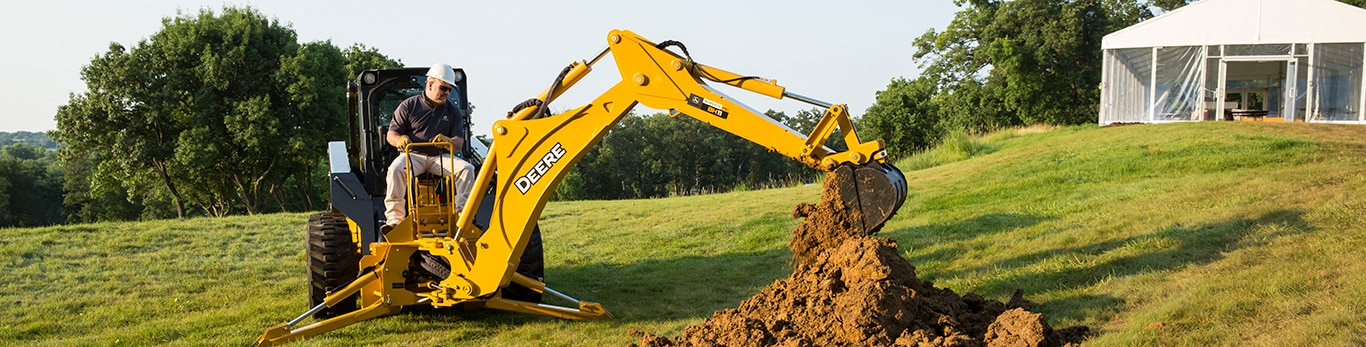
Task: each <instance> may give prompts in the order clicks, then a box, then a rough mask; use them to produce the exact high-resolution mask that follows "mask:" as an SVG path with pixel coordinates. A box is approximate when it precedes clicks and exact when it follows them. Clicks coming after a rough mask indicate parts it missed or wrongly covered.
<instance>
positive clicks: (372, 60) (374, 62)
mask: <svg viewBox="0 0 1366 347" xmlns="http://www.w3.org/2000/svg"><path fill="white" fill-rule="evenodd" d="M342 55H343V56H345V57H346V71H347V75H346V76H347V78H356V76H359V75H360V72H361V71H365V70H370V69H392V68H399V67H403V62H402V61H400V60H397V59H391V58H389V57H388V56H385V55H384V54H381V53H380V52H379V50H378V49H376V48H374V47H368V46H366V45H365V44H363V43H356V44H352V45H351V47H347V48H346V50H344V51H342Z"/></svg>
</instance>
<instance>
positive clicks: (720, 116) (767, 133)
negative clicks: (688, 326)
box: [442, 30, 906, 300]
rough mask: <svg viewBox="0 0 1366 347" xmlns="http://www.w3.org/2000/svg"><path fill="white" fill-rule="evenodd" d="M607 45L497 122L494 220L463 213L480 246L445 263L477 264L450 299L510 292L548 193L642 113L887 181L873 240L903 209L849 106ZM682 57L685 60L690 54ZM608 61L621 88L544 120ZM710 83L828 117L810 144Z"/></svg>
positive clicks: (660, 52) (647, 48)
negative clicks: (836, 145) (587, 153)
mask: <svg viewBox="0 0 1366 347" xmlns="http://www.w3.org/2000/svg"><path fill="white" fill-rule="evenodd" d="M607 42H608V47H607V49H606V50H604V51H603V52H602V53H600V54H599V55H598V56H597V57H595V58H593V59H592V61H590V62H575V63H574V64H572V65H571V66H570V67H569V68H567V69H566V71H565V72H564V73H563V74H562V75H561V78H558V79H557V80H556V82H555V83H554V84H552V85H551V87H549V88H547V89H546V90H545V91H543V92H542V93H541V95H540V96H538V97H537V99H535V100H529V101H535V102H530V103H524V105H528V104H529V105H531V106H530V107H526V108H522V109H520V110H515V111H514V113H512V114H510V115H509V117H508V119H505V120H499V121H497V122H494V124H493V138H494V143H493V146H492V147H491V148H490V150H489V155H488V158H487V159H486V160H485V162H484V165H483V167H482V169H481V170H480V176H479V177H478V179H477V180H476V181H475V182H477V183H476V185H475V187H474V191H475V192H483V191H486V190H487V189H489V188H490V184H494V185H496V186H494V187H492V188H494V189H495V191H496V193H495V194H494V195H492V196H491V198H492V199H494V200H495V201H493V213H492V215H491V216H490V219H489V225H488V230H479V229H478V227H476V226H475V225H474V224H473V215H474V209H475V208H476V207H477V206H479V205H480V204H481V202H482V201H481V200H482V199H484V194H471V195H470V196H471V200H470V201H469V202H467V203H466V204H465V209H464V211H461V217H460V221H459V224H458V225H459V226H460V238H461V239H462V240H474V241H473V242H464V243H465V244H468V246H466V247H468V249H467V250H464V249H462V250H460V251H456V250H453V249H452V250H450V251H449V252H442V253H444V254H449V255H450V256H451V257H452V258H453V260H457V259H461V258H462V257H460V256H459V254H461V253H462V252H464V253H466V254H474V256H473V257H472V259H469V258H466V259H464V261H463V262H458V261H452V263H451V268H452V269H451V270H452V276H450V277H448V278H447V279H446V280H444V281H443V282H442V287H443V288H446V289H447V290H450V291H451V292H450V293H449V295H451V298H453V299H457V300H458V299H461V298H476V297H480V296H484V295H489V294H492V293H493V292H494V291H496V290H497V289H498V288H501V287H503V286H506V285H507V284H508V282H509V281H510V279H511V278H512V274H513V271H514V270H515V268H516V263H515V262H516V260H517V259H519V258H520V257H521V253H522V250H523V249H525V247H526V244H527V241H528V235H529V234H530V233H531V230H532V228H533V226H534V225H535V221H537V220H538V219H539V218H540V214H541V211H542V210H543V209H544V207H545V204H546V202H547V201H548V200H549V198H550V195H551V194H550V192H552V191H553V189H554V188H555V186H557V185H558V184H559V183H560V182H561V181H562V180H563V179H564V176H565V174H566V173H568V171H569V168H570V166H571V165H573V164H574V163H575V162H577V161H578V160H579V159H580V158H581V157H582V156H583V153H584V150H585V149H586V148H588V147H589V146H592V145H594V144H596V143H597V142H598V141H599V140H601V139H602V137H603V135H605V134H606V133H607V131H608V130H609V129H611V128H612V127H613V126H614V125H615V124H616V123H617V122H618V121H619V120H620V119H621V117H623V116H624V115H626V114H628V113H629V112H630V110H631V109H632V108H633V107H635V106H636V105H637V104H643V105H645V106H648V107H651V108H655V109H664V110H669V111H670V115H671V116H677V115H679V114H686V115H688V116H690V117H693V118H696V119H699V120H701V121H703V122H705V123H707V124H711V125H713V126H716V127H717V128H720V129H722V130H725V131H727V132H730V133H732V134H736V135H738V136H740V137H743V138H745V139H747V140H750V141H753V142H755V143H758V144H760V145H763V146H765V147H767V148H769V149H771V150H773V151H776V152H778V153H780V154H782V155H785V156H788V157H791V158H793V159H796V160H798V161H801V162H803V163H806V164H807V165H809V166H812V167H814V168H818V169H822V170H826V171H832V172H836V171H837V170H838V169H840V168H841V167H843V168H854V169H852V170H855V171H854V172H856V173H857V172H864V171H866V172H867V173H868V175H866V177H865V176H858V178H859V179H860V180H864V178H869V179H871V180H873V181H881V182H883V183H884V184H883V185H881V186H878V187H877V188H886V189H882V190H886V191H890V193H886V194H889V195H888V196H887V197H880V198H881V200H886V201H879V202H877V203H876V204H872V205H870V204H869V203H866V202H865V203H863V206H864V208H865V209H866V208H867V206H875V207H878V208H882V209H884V210H888V211H885V213H882V214H881V215H879V216H878V217H877V219H880V220H877V221H875V223H874V224H876V225H869V226H868V227H867V228H868V229H869V230H875V229H876V228H877V227H880V226H881V225H882V224H881V222H883V221H885V219H886V218H890V215H891V213H894V212H895V209H897V208H899V206H900V202H901V200H903V199H904V197H905V191H906V189H905V179H904V178H903V177H901V176H900V171H897V170H895V168H893V167H890V166H888V165H886V164H885V160H886V154H885V151H884V150H883V144H882V142H881V140H875V141H870V142H859V140H858V136H857V135H856V134H855V132H854V130H853V126H852V122H851V121H850V119H849V115H848V113H847V111H846V108H845V106H844V105H830V104H826V103H823V102H820V101H816V100H814V99H810V98H806V97H802V96H800V95H796V94H792V93H788V92H786V91H785V90H784V88H783V87H782V86H779V85H778V84H777V83H776V82H775V81H771V80H764V79H759V78H754V77H744V76H741V75H738V74H735V73H731V72H727V71H725V70H721V69H718V68H714V67H710V66H705V65H702V64H698V63H696V62H693V61H692V60H691V59H689V58H686V57H682V56H679V55H677V54H674V53H672V52H670V51H668V50H665V49H664V48H661V45H659V44H656V43H654V42H651V41H649V40H647V39H645V38H643V37H640V36H638V35H636V34H634V33H632V32H630V31H624V30H614V31H612V32H611V33H610V34H608V36H607ZM670 43H672V42H666V44H670ZM683 49H684V51H685V54H686V48H683ZM607 53H611V54H612V55H613V57H614V59H615V60H616V63H617V68H618V70H619V72H620V73H621V81H620V82H618V83H617V84H615V85H613V86H612V87H611V88H609V89H608V90H607V91H605V92H603V93H602V94H601V95H599V96H598V97H597V98H596V99H594V100H593V101H592V103H590V104H588V105H584V106H581V107H578V108H574V109H571V110H568V111H566V112H564V113H560V114H556V115H552V116H548V117H537V116H538V115H543V111H541V110H540V109H541V108H542V107H545V106H546V105H547V104H549V102H551V101H553V100H554V99H555V98H557V97H559V96H560V95H561V94H562V93H563V92H564V91H565V90H567V89H569V88H570V87H572V86H573V85H574V84H575V83H576V82H578V81H579V80H580V79H581V78H583V77H584V76H585V75H587V74H588V73H589V72H590V71H591V66H592V65H593V64H594V63H596V62H597V61H599V60H601V58H602V57H604V56H605V55H606V54H607ZM706 81H712V82H719V83H723V84H729V85H732V86H735V87H738V88H741V89H745V90H749V91H752V92H756V93H759V94H763V95H768V96H770V97H774V98H783V97H788V98H793V99H797V100H800V101H803V102H807V103H811V104H813V105H817V106H822V107H826V108H827V110H826V112H825V115H824V118H822V119H821V121H820V122H819V123H818V125H817V127H816V129H815V131H814V132H813V133H812V134H811V135H810V136H806V135H803V134H800V133H798V132H796V131H793V130H792V129H791V128H788V127H786V126H784V125H782V124H780V123H778V122H776V121H774V120H773V119H771V118H769V117H766V116H763V115H762V114H759V113H758V112H755V111H754V110H752V109H750V108H749V107H747V106H745V105H744V104H741V103H739V102H738V101H736V100H734V99H732V98H730V97H727V96H726V95H724V94H722V93H721V92H719V91H717V90H715V89H713V88H711V87H710V86H709V85H708V84H707V83H706ZM835 127H839V129H840V131H841V135H842V138H843V139H844V142H845V143H846V144H847V145H848V148H849V150H848V151H846V152H840V153H835V152H833V151H832V150H830V149H829V148H826V147H824V146H823V145H822V144H824V143H825V140H826V139H827V137H828V136H829V134H830V133H831V132H832V131H833V130H834V128H835ZM843 164H849V165H843ZM858 170H864V171H858ZM889 171H894V172H895V173H894V174H893V173H889ZM495 173H497V180H496V181H495V180H494V174H495ZM898 181H899V182H898ZM867 189H868V190H874V189H875V187H873V186H869V187H868V188H867ZM860 191H862V189H860ZM898 193H899V194H898ZM855 199H856V200H854V201H853V202H854V205H859V203H858V201H857V196H855ZM893 200H895V201H893ZM851 208H856V207H851ZM476 238H477V239H476Z"/></svg>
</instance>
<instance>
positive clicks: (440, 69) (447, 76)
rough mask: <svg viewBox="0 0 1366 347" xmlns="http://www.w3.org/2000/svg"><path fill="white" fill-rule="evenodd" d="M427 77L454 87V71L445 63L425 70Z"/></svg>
mask: <svg viewBox="0 0 1366 347" xmlns="http://www.w3.org/2000/svg"><path fill="white" fill-rule="evenodd" d="M427 77H431V78H436V79H440V80H441V81H442V82H446V84H449V85H455V69H454V68H451V66H450V65H447V64H445V63H441V64H436V65H432V68H431V69H427Z"/></svg>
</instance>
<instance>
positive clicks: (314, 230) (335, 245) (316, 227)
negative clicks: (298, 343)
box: [304, 212, 360, 319]
mask: <svg viewBox="0 0 1366 347" xmlns="http://www.w3.org/2000/svg"><path fill="white" fill-rule="evenodd" d="M307 228H308V236H307V242H306V243H305V246H304V247H305V252H306V253H307V262H308V307H309V308H312V307H314V306H317V305H318V304H320V303H322V302H323V299H326V298H327V292H328V291H329V290H334V289H341V287H342V286H344V285H346V284H348V283H351V281H354V280H356V276H357V275H358V274H359V272H360V254H359V253H358V252H357V248H356V244H355V243H354V242H352V241H351V230H350V229H349V228H347V226H346V216H344V215H342V214H341V213H335V212H324V213H318V214H313V215H310V216H308V226H307ZM359 297H360V295H359V294H356V295H352V296H351V297H350V298H347V299H346V300H343V301H342V302H340V303H337V304H336V305H333V306H332V307H329V308H324V309H323V310H321V311H318V312H317V313H314V314H313V317H314V318H318V319H327V318H332V317H336V316H340V315H343V314H346V313H348V312H351V311H355V310H356V309H357V308H359V307H358V306H357V303H356V302H357V299H358V298H359Z"/></svg>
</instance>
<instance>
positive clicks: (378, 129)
mask: <svg viewBox="0 0 1366 347" xmlns="http://www.w3.org/2000/svg"><path fill="white" fill-rule="evenodd" d="M426 73H427V68H425V67H408V68H398V69H384V70H366V71H362V72H361V73H360V75H359V76H357V77H356V80H355V81H351V82H349V83H347V93H346V97H347V105H348V106H349V108H350V109H349V113H350V117H349V120H350V132H351V134H350V140H349V141H347V142H348V145H347V148H348V157H349V159H350V161H351V164H352V165H351V167H352V168H353V170H354V171H356V174H357V176H359V177H360V179H361V182H362V183H364V185H365V188H366V190H367V191H368V193H370V196H379V197H382V196H383V195H384V187H385V180H384V178H385V177H386V175H388V170H389V163H390V162H392V161H393V160H394V158H395V157H397V156H398V149H397V148H394V146H390V145H389V142H388V141H385V135H386V134H387V133H388V132H389V122H390V121H391V120H393V118H394V109H395V108H397V107H398V104H399V103H401V102H403V100H405V99H407V98H409V97H411V96H414V95H418V94H421V93H422V87H423V85H424V84H425V83H426V81H427V76H426ZM455 76H456V77H455V88H454V90H451V93H450V97H449V98H448V99H447V101H448V102H451V103H452V104H454V105H456V107H457V108H459V109H461V110H462V111H464V113H465V115H466V119H465V125H466V126H465V128H466V129H470V128H472V127H471V125H472V124H471V121H470V119H469V118H470V117H469V115H470V114H471V113H473V111H474V110H473V109H472V108H471V107H470V103H469V92H468V89H467V88H466V78H465V71H464V70H463V69H460V68H455ZM462 135H463V137H464V138H465V146H464V148H462V149H461V150H460V151H459V152H458V153H456V154H455V155H456V156H457V157H460V158H462V159H465V161H468V162H469V163H470V164H471V165H474V167H475V169H476V170H478V168H479V167H480V166H482V164H483V158H484V155H485V154H486V153H488V148H487V147H486V146H484V144H483V143H480V142H479V141H478V140H477V139H475V138H474V137H473V136H471V135H473V134H471V132H470V131H466V132H465V134H462Z"/></svg>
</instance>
